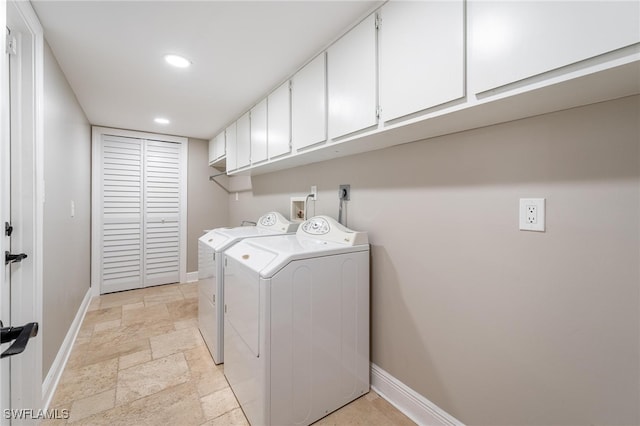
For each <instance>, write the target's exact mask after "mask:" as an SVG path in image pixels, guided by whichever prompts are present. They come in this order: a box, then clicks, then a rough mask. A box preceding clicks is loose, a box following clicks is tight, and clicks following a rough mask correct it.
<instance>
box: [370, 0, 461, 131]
mask: <svg viewBox="0 0 640 426" xmlns="http://www.w3.org/2000/svg"><path fill="white" fill-rule="evenodd" d="M380 14H381V18H382V21H381V22H382V24H381V26H380V29H379V44H380V107H381V116H382V117H381V118H382V120H383V121H388V120H392V119H394V118H398V117H402V116H404V115H408V114H411V113H414V112H418V111H422V110H425V109H427V108H430V107H434V106H436V105H440V104H443V103H446V102H449V101H452V100H455V99H458V98H461V97H462V96H464V44H463V43H464V2H463V0H455V1H446V2H445V1H436V2H430V1H429V2H405V1H402V2H389V3H387V4H385V5H384V6H383V7H382V9H381V11H380Z"/></svg>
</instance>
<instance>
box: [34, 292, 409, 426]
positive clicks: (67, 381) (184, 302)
mask: <svg viewBox="0 0 640 426" xmlns="http://www.w3.org/2000/svg"><path fill="white" fill-rule="evenodd" d="M197 298H198V287H197V283H194V284H172V285H164V286H157V287H149V288H145V289H139V290H132V291H125V292H121V293H111V294H106V295H102V296H100V297H96V298H94V299H93V300H92V301H91V305H90V306H89V309H88V311H87V314H86V316H85V318H84V321H83V323H82V326H81V328H80V332H79V334H78V337H77V339H76V342H75V344H74V347H73V350H72V352H71V355H70V357H69V361H68V363H67V365H66V367H65V370H64V372H63V374H62V377H61V379H60V383H59V384H58V387H57V389H56V392H55V394H54V396H53V400H52V402H51V404H50V407H49V408H50V409H57V410H63V409H64V410H68V412H69V418H68V419H59V420H48V421H45V422H43V424H46V425H53V424H55V425H57V424H77V425H110V426H115V425H158V424H168V425H185V426H186V425H247V424H248V423H247V420H246V418H245V416H244V414H243V412H242V410H241V409H240V407H239V405H238V402H237V401H236V398H235V396H234V395H233V392H232V391H231V388H230V387H229V384H228V383H227V381H226V379H225V377H224V365H219V366H216V365H215V364H214V363H213V360H212V358H211V355H210V354H209V352H208V350H207V348H206V346H205V345H204V341H203V340H202V337H201V336H200V332H199V330H198V323H197V318H198V299H197ZM316 424H317V425H381V426H382V425H412V424H414V423H413V422H411V421H410V420H409V419H408V418H407V417H405V416H404V415H403V414H402V413H400V412H399V411H398V410H396V409H395V408H394V407H393V406H392V405H391V404H389V403H388V402H387V401H386V400H384V399H382V398H380V397H379V396H378V395H377V394H376V393H375V392H373V391H371V392H369V393H368V394H367V395H364V396H362V397H361V398H359V399H357V400H355V401H353V402H352V403H351V404H349V405H347V406H345V407H343V408H342V409H340V410H338V411H336V412H334V413H332V414H330V415H328V416H327V417H325V418H323V419H321V420H320V421H318V422H317V423H316Z"/></svg>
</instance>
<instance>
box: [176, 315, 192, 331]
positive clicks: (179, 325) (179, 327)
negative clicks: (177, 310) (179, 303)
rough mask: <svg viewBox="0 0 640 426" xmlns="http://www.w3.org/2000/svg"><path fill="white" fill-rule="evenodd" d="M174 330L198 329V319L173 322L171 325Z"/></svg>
mask: <svg viewBox="0 0 640 426" xmlns="http://www.w3.org/2000/svg"><path fill="white" fill-rule="evenodd" d="M173 325H174V327H175V328H176V330H182V329H183V328H198V319H197V318H191V319H184V320H179V321H174V323H173Z"/></svg>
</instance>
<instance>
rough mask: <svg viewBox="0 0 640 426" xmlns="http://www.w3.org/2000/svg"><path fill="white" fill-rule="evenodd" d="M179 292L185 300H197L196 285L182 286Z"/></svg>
mask: <svg viewBox="0 0 640 426" xmlns="http://www.w3.org/2000/svg"><path fill="white" fill-rule="evenodd" d="M180 291H181V292H182V295H183V296H184V298H185V299H197V298H198V283H197V282H195V283H188V284H182V285H181V286H180Z"/></svg>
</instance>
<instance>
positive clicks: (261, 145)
mask: <svg viewBox="0 0 640 426" xmlns="http://www.w3.org/2000/svg"><path fill="white" fill-rule="evenodd" d="M266 159H267V100H266V99H263V100H262V101H261V102H260V103H259V104H258V105H256V106H254V107H253V108H252V109H251V164H257V163H260V162H262V161H265V160H266Z"/></svg>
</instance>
